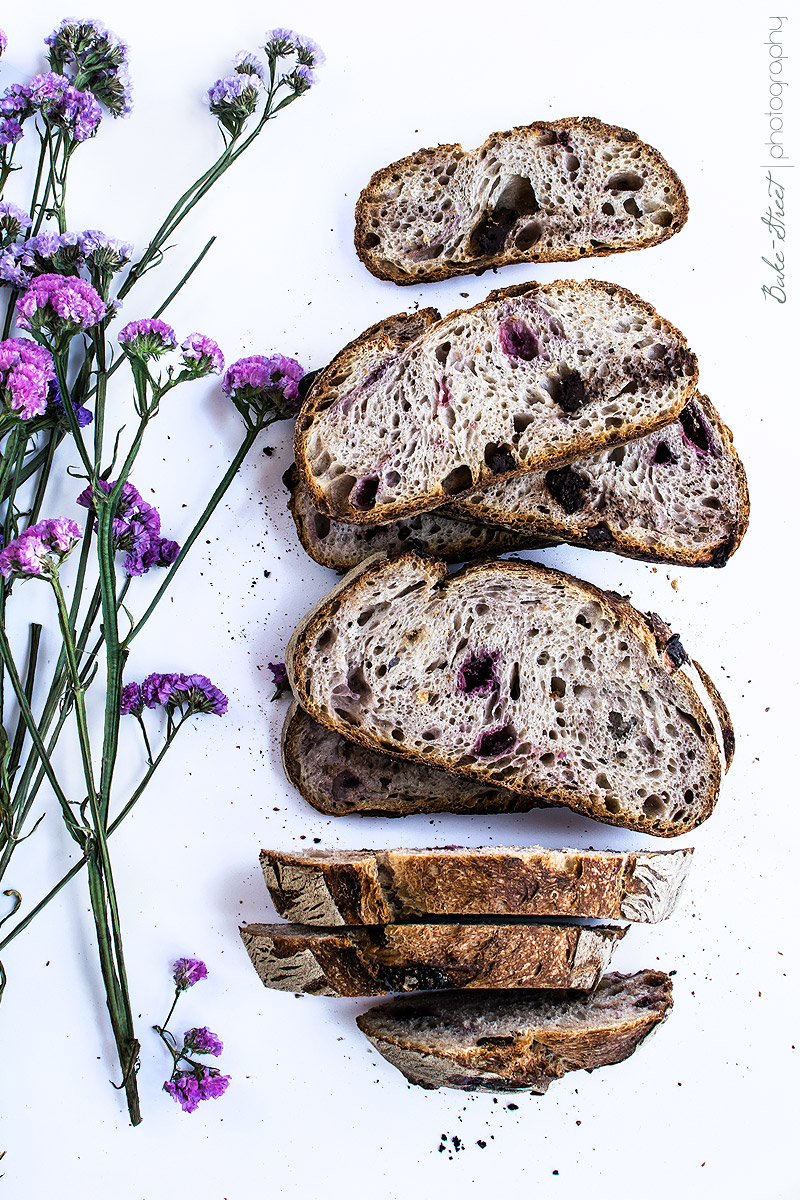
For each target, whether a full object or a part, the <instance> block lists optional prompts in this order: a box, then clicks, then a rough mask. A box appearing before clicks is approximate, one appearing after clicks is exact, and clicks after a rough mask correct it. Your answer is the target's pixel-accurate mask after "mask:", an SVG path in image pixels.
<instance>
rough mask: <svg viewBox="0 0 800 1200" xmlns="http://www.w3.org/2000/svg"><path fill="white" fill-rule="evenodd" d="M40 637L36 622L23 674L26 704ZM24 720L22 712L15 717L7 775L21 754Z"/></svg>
mask: <svg viewBox="0 0 800 1200" xmlns="http://www.w3.org/2000/svg"><path fill="white" fill-rule="evenodd" d="M41 637H42V627H41V625H39V624H38V622H34V624H32V625H31V641H30V647H29V649H28V670H27V673H26V675H25V695H26V696H27V698H28V705H30V703H31V701H32V699H33V684H34V680H35V678H36V666H37V663H38V659H39V642H40V640H41ZM26 732H27V730H26V728H25V722H24V720H23V719H22V713H20V714H19V716H18V718H17V728H16V730H15V732H14V741H13V743H12V746H11V756H10V758H9V760H8V773H9V776H11V775H13V773H14V770H15V769H16V766H17V763H18V762H19V759H20V755H21V754H22V746H23V743H24V741H25V734H26Z"/></svg>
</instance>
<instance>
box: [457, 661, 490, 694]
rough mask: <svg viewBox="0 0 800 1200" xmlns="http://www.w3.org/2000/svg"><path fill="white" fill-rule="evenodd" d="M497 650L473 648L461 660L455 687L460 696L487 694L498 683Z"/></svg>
mask: <svg viewBox="0 0 800 1200" xmlns="http://www.w3.org/2000/svg"><path fill="white" fill-rule="evenodd" d="M499 658H500V651H499V650H473V651H472V652H471V653H470V654H468V655H467V657H466V658H465V659H464V661H463V662H462V664H461V666H460V667H459V670H458V676H457V677H456V688H457V690H458V691H459V692H461V694H462V696H488V695H489V693H490V692H491V691H493V690H494V689H495V688H496V687H497V686H498V684H499V680H498V678H497V674H496V672H495V667H496V665H497V662H498V661H499Z"/></svg>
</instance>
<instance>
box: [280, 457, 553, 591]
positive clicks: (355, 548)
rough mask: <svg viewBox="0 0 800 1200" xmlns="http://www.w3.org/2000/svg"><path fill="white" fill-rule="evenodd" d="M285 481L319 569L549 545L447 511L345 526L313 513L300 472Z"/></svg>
mask: <svg viewBox="0 0 800 1200" xmlns="http://www.w3.org/2000/svg"><path fill="white" fill-rule="evenodd" d="M283 478H284V483H285V484H286V486H287V487H288V488H289V503H288V506H287V507H288V509H289V512H290V513H291V514H292V519H293V521H294V524H295V528H296V529H297V536H298V537H299V538H300V542H301V545H302V547H303V549H304V550H305V552H306V554H308V555H309V557H310V558H313V559H314V561H315V562H318V563H319V564H320V565H321V566H323V567H330V568H331V569H332V570H334V571H339V572H340V573H341V572H344V571H349V570H351V569H352V568H353V567H355V566H358V564H359V563H360V562H363V560H364V559H365V558H367V557H368V556H369V555H370V554H375V553H376V551H379V550H385V551H386V553H387V554H401V553H402V552H403V551H405V550H410V549H418V550H426V551H427V552H428V553H429V554H435V555H436V556H437V557H439V558H444V559H445V560H446V561H447V562H466V561H467V559H470V558H484V557H485V556H487V555H492V554H506V553H507V552H508V551H509V550H541V549H542V548H543V547H544V546H549V545H551V542H550V541H548V540H547V539H546V538H543V537H540V536H538V535H534V536H532V535H531V534H529V533H527V532H523V533H517V532H516V531H515V530H513V529H503V528H502V527H501V526H499V525H489V524H486V523H484V522H482V521H480V520H473V519H472V518H470V517H467V518H466V519H465V518H463V517H456V516H453V515H451V514H450V512H448V511H447V510H445V509H444V508H436V509H434V510H433V511H431V512H422V513H416V514H415V515H414V516H412V517H406V518H405V519H404V520H400V521H389V522H388V524H386V525H347V524H345V522H344V521H336V520H334V519H333V518H332V517H329V516H328V515H327V514H326V513H321V512H320V511H319V509H317V508H315V507H314V504H313V502H312V500H311V497H310V496H309V494H308V491H307V489H306V488H304V487H301V486H300V483H299V477H298V473H297V468H296V467H294V466H292V467H290V468H289V470H288V471H287V472H286V473H285V474H284V477H283Z"/></svg>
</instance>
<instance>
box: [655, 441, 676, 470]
mask: <svg viewBox="0 0 800 1200" xmlns="http://www.w3.org/2000/svg"><path fill="white" fill-rule="evenodd" d="M677 461H678V460H677V458H676V457H675V455H674V454H673V453H672V451H671V450H670V448H669V446H668V445H667V443H666V442H659V443H658V445H657V446H656V449H655V453H654V454H653V457H652V458H651V459H650V464H651V466H657V467H661V466H672V465H673V463H676V462H677Z"/></svg>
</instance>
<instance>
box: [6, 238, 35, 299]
mask: <svg viewBox="0 0 800 1200" xmlns="http://www.w3.org/2000/svg"><path fill="white" fill-rule="evenodd" d="M35 270H36V260H35V259H34V257H33V255H32V254H31V253H30V251H29V250H27V249H26V248H25V243H24V242H23V243H22V245H20V244H19V243H14V242H12V244H11V245H10V246H6V247H5V249H4V250H2V251H0V284H10V285H11V287H13V288H18V289H19V290H22V289H23V288H26V287H27V286H28V284H29V283H30V281H31V279H32V278H33V273H34V271H35Z"/></svg>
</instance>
